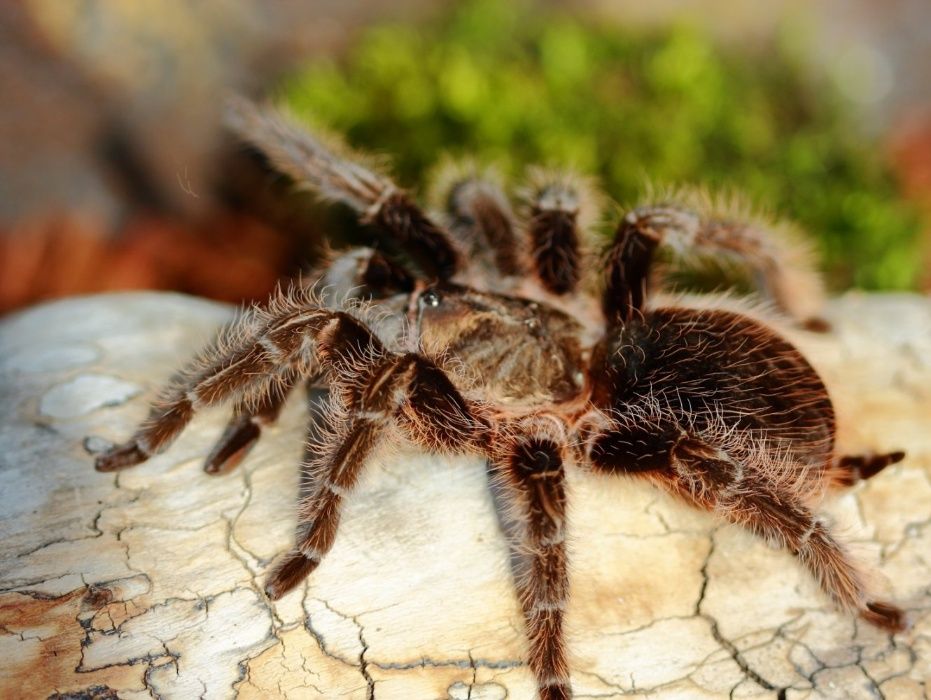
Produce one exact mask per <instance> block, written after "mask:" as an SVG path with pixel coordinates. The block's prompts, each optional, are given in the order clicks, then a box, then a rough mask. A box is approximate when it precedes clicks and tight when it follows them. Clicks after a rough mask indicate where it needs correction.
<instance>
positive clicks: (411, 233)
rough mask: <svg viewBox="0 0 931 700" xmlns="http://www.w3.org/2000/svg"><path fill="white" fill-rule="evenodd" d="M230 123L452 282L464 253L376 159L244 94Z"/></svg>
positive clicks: (284, 167)
mask: <svg viewBox="0 0 931 700" xmlns="http://www.w3.org/2000/svg"><path fill="white" fill-rule="evenodd" d="M227 123H228V126H229V127H230V128H231V129H232V130H233V131H234V132H235V133H236V134H237V135H238V136H240V137H241V138H242V139H243V140H244V141H245V142H246V143H248V144H250V145H251V146H253V147H254V148H256V149H257V150H258V151H259V152H260V153H262V155H264V156H265V157H266V158H267V159H268V161H269V163H270V164H271V166H272V167H273V168H275V169H276V170H277V171H279V172H281V173H283V174H285V175H287V176H288V177H290V178H292V179H293V180H294V181H295V182H296V183H297V184H299V185H301V186H304V187H308V188H310V189H311V190H313V191H315V192H316V193H318V194H319V195H320V196H321V197H323V198H324V199H329V200H333V201H337V202H342V203H343V204H346V205H348V206H349V207H350V208H352V209H353V210H355V212H356V213H357V214H358V215H359V216H360V217H361V218H362V221H363V222H365V223H372V224H375V226H376V227H378V228H379V229H381V230H382V231H383V232H385V233H386V234H388V236H390V237H391V238H392V239H394V240H395V241H397V242H398V243H400V244H401V245H402V246H404V248H405V249H406V251H407V252H408V253H409V254H410V256H411V257H412V258H413V259H414V261H415V262H416V263H417V264H418V265H419V266H420V267H421V268H422V269H423V271H424V272H425V273H426V274H427V275H428V276H430V277H436V278H439V279H441V280H447V279H449V278H451V277H452V276H453V275H455V274H456V272H457V271H458V269H459V267H460V262H461V261H460V255H459V252H458V251H457V250H456V247H455V245H454V244H453V242H452V240H451V239H450V238H449V236H448V235H447V234H446V232H445V231H443V230H442V229H441V228H440V227H439V226H437V224H436V223H435V222H433V221H432V220H431V219H430V218H429V217H428V216H427V215H426V214H425V213H424V212H423V210H421V208H420V207H419V206H418V205H417V204H416V203H415V202H414V200H413V199H411V198H410V197H409V196H408V195H407V194H406V193H405V192H404V191H403V190H401V189H399V188H398V187H397V185H395V183H394V182H393V181H392V180H391V179H390V178H388V177H387V176H386V175H384V174H382V173H380V172H379V171H378V169H377V168H376V167H375V165H374V164H373V163H366V162H365V161H366V159H365V158H364V157H362V156H360V155H359V154H356V153H353V152H352V151H351V150H349V148H348V147H346V146H345V145H344V144H342V143H340V142H339V140H338V139H336V138H335V137H332V136H326V137H318V136H314V135H313V134H311V133H309V132H308V131H307V129H306V127H304V126H301V125H299V124H298V123H297V122H296V120H294V119H290V118H287V117H286V116H285V115H283V114H281V113H279V112H276V111H274V110H272V109H263V108H260V107H258V106H257V105H255V104H254V103H252V102H249V101H247V100H245V99H241V98H237V99H234V100H230V102H229V104H228V108H227ZM368 160H371V159H368Z"/></svg>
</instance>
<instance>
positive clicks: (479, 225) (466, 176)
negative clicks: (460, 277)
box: [434, 165, 524, 277]
mask: <svg viewBox="0 0 931 700" xmlns="http://www.w3.org/2000/svg"><path fill="white" fill-rule="evenodd" d="M438 179H439V181H440V182H441V183H443V185H442V188H441V190H440V194H439V196H438V197H434V199H439V200H440V201H439V202H438V205H439V206H438V208H440V207H441V208H442V209H444V210H445V212H446V221H447V226H448V228H449V230H450V233H451V234H452V235H453V236H454V237H455V238H456V239H457V240H458V241H459V242H460V243H461V244H462V245H463V247H464V248H465V249H466V250H467V251H468V252H469V263H470V264H474V261H476V260H479V261H481V262H483V263H485V266H486V267H491V268H493V269H494V270H497V272H498V273H500V274H502V275H504V276H508V277H512V276H515V275H519V274H521V273H522V272H523V271H524V265H523V261H522V259H521V254H520V251H519V247H518V241H517V235H516V233H515V230H514V212H513V211H512V210H511V205H510V203H509V202H508V198H507V196H505V194H504V192H503V191H502V190H501V188H500V186H499V185H498V184H497V183H496V182H495V181H494V180H493V179H492V178H491V177H490V176H489V175H485V174H482V173H480V172H478V171H477V170H476V169H475V168H474V167H470V166H462V165H460V166H456V167H455V168H453V169H452V171H451V172H450V173H448V174H444V175H441V176H440V177H439V178H438ZM489 257H490V258H491V259H490V260H488V261H487V262H486V259H487V258H489Z"/></svg>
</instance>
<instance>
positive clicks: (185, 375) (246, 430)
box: [96, 248, 414, 474]
mask: <svg viewBox="0 0 931 700" xmlns="http://www.w3.org/2000/svg"><path fill="white" fill-rule="evenodd" d="M316 277H318V278H319V285H320V286H321V287H322V293H323V294H325V297H326V299H325V300H326V301H328V302H330V303H331V304H333V305H338V304H339V303H342V302H343V300H345V299H350V298H362V297H367V298H383V297H386V296H389V295H391V294H395V293H398V292H409V291H410V290H412V289H413V287H414V280H413V278H412V277H411V276H410V274H409V273H408V272H407V271H406V270H404V268H402V267H400V266H398V265H396V264H394V263H392V262H390V261H389V260H387V259H386V258H385V257H384V256H382V255H381V254H380V253H379V252H378V251H375V250H372V249H371V248H360V249H355V250H352V251H349V252H348V253H344V254H343V255H341V256H339V257H338V258H336V259H335V260H334V261H333V262H331V263H330V264H329V266H328V267H327V268H326V269H325V270H323V271H322V272H320V273H319V275H317V276H316ZM297 296H298V297H299V296H300V294H299V293H298V294H297ZM282 298H284V297H282ZM281 303H282V302H281V299H279V300H278V301H275V300H274V299H273V300H272V302H270V303H269V304H268V305H267V306H266V307H264V308H257V309H252V310H250V311H249V312H247V313H246V314H244V315H243V316H241V317H240V318H239V319H237V320H236V321H234V322H233V323H232V324H230V326H228V327H227V328H226V330H225V331H224V332H222V333H221V334H220V336H219V337H218V339H217V340H215V341H214V343H213V344H212V345H211V346H210V347H208V349H207V350H205V351H203V352H202V353H201V354H200V355H199V356H198V357H197V358H196V359H195V360H194V361H193V362H192V363H191V365H190V366H189V367H188V368H186V369H185V370H183V371H182V372H181V373H179V375H178V376H176V377H175V379H174V381H172V382H171V383H170V384H169V386H168V387H166V388H165V389H164V390H163V391H162V392H161V393H160V395H159V397H158V399H157V400H156V402H155V404H154V405H153V407H152V410H151V412H150V415H149V417H148V419H147V420H146V421H145V422H144V423H143V424H142V425H141V426H140V427H139V429H138V430H137V431H136V434H135V435H134V436H133V438H132V439H131V440H129V441H128V442H126V443H124V444H122V445H117V446H115V447H113V448H112V449H110V450H108V451H107V452H105V453H103V454H101V455H99V456H98V457H97V460H96V467H97V469H98V471H115V470H118V469H125V468H127V467H131V466H133V465H136V464H139V463H141V462H144V461H145V460H146V459H148V458H149V457H151V456H152V455H155V454H158V453H160V452H162V451H164V450H166V449H168V447H169V446H170V445H171V443H172V442H174V440H175V439H176V438H177V437H178V435H180V434H181V432H182V431H183V430H184V428H185V427H186V426H187V424H188V423H189V422H190V421H191V419H192V418H193V417H194V414H195V404H197V405H198V407H205V406H210V405H214V404H216V403H219V402H221V401H223V400H225V399H226V398H228V397H235V398H238V399H239V405H238V407H237V409H236V411H235V413H234V417H233V419H232V420H231V422H230V423H229V425H228V426H227V428H226V430H225V432H224V434H223V436H222V437H221V439H220V442H219V443H218V444H217V445H216V446H215V447H214V449H213V450H212V451H211V453H210V455H209V456H208V458H207V461H206V464H205V466H204V468H205V470H206V471H207V472H208V473H212V474H219V473H225V472H227V471H229V469H232V468H233V467H234V466H235V465H236V463H238V461H239V460H240V459H242V457H244V456H245V455H246V453H247V451H248V448H250V447H251V446H252V445H254V443H255V441H256V440H258V438H259V434H260V426H261V425H262V424H267V423H270V422H273V421H274V420H275V418H277V414H278V412H279V411H280V409H281V406H282V405H283V403H284V401H285V399H286V398H287V394H288V391H290V388H291V387H292V386H293V385H294V383H295V382H296V381H298V379H299V378H300V376H301V375H302V374H304V375H308V376H310V375H314V374H315V371H314V361H313V358H312V357H306V356H302V357H300V358H299V359H300V362H299V363H298V365H296V366H292V365H289V364H288V362H290V360H284V361H282V362H281V363H278V362H277V361H276V360H275V359H274V357H273V356H272V355H273V354H274V353H275V352H277V350H275V348H274V340H273V339H271V338H269V337H268V336H267V334H266V333H265V331H266V330H267V328H266V327H270V325H271V324H273V322H274V316H275V314H276V310H275V308H274V307H275V305H276V304H279V305H280V304H281ZM284 306H285V307H287V308H288V309H289V312H288V313H292V314H293V313H296V312H297V311H299V310H300V308H301V306H300V304H298V305H297V306H295V304H294V301H293V300H292V301H291V302H290V303H288V302H287V301H285V302H284ZM305 310H309V309H305ZM281 314H285V315H287V314H286V312H279V315H281ZM263 334H264V335H263ZM263 344H264V346H263ZM269 344H271V345H272V347H271V348H269V347H268V345H269ZM263 347H264V350H263ZM298 355H300V353H298ZM301 363H303V366H301ZM276 367H277V368H278V371H275V370H276ZM237 373H238V374H239V376H236V375H237ZM223 377H225V378H226V380H225V381H226V385H225V386H224V385H223V381H222V378H223ZM218 383H219V385H220V386H218V388H217V389H216V390H215V391H214V392H212V393H210V394H209V395H208V396H201V397H199V398H197V399H196V401H195V399H194V398H193V397H192V394H191V392H193V391H195V389H196V388H197V387H198V385H200V384H205V385H208V386H210V385H213V386H216V385H217V384H218ZM230 460H232V461H230Z"/></svg>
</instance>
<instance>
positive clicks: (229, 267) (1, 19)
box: [0, 0, 931, 312]
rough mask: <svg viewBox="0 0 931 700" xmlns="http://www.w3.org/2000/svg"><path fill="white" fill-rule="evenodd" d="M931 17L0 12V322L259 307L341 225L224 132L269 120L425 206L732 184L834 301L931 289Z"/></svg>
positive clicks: (634, 8)
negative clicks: (232, 106)
mask: <svg viewBox="0 0 931 700" xmlns="http://www.w3.org/2000/svg"><path fill="white" fill-rule="evenodd" d="M929 26H931V4H929V3H927V2H926V0H893V1H885V2H882V1H880V0H847V1H843V2H842V1H841V0H829V1H827V2H822V3H807V2H804V1H803V0H781V1H779V2H771V3H733V2H724V1H723V0H720V1H719V0H715V1H712V2H704V3H691V2H690V3H686V2H683V1H674V0H661V1H658V2H652V3H642V2H634V1H632V0H630V1H628V0H575V1H573V2H568V3H565V2H561V3H556V2H527V1H525V2H508V3H504V2H497V1H494V2H493V1H491V0H465V1H463V2H456V3H440V2H436V1H435V0H432V1H430V0H406V1H405V2H392V3H378V2H374V1H371V0H368V1H365V0H359V1H356V2H349V1H347V0H343V1H342V2H337V1H336V0H323V1H320V2H313V3H300V4H298V3H260V2H249V1H247V0H199V1H197V2H195V1H193V0H189V1H184V0H157V1H156V0H139V1H137V2H132V3H115V2H104V1H102V0H98V1H94V0H75V1H74V2H60V1H59V0H8V1H7V2H3V3H0V99H2V105H3V108H2V110H0V312H7V311H10V310H13V309H16V308H20V307H22V306H25V305H28V304H31V303H34V302H36V301H40V300H43V299H48V298H53V297H57V296H63V295H70V294H78V293H87V292H95V291H103V290H116V289H143V288H151V289H174V290H179V291H183V292H188V293H192V294H198V295H203V296H208V297H212V298H216V299H222V300H227V301H235V302H239V301H243V300H252V299H258V298H262V297H264V296H265V295H266V294H267V293H268V291H269V290H270V289H271V288H272V286H273V285H274V283H275V282H276V280H278V279H279V278H280V277H282V276H285V275H290V274H294V273H296V272H297V271H299V270H300V269H302V268H305V267H306V266H307V265H308V264H311V263H312V262H313V259H314V257H315V255H316V254H317V253H318V252H319V251H320V250H321V243H322V241H323V240H334V239H335V240H337V241H339V240H346V239H354V238H357V237H358V231H357V230H355V225H354V224H353V223H352V222H351V221H350V217H348V216H347V215H346V212H343V211H340V210H339V209H337V210H335V211H333V210H330V209H326V208H322V207H319V206H317V205H316V204H315V203H314V202H313V200H312V198H311V197H309V196H308V195H305V194H300V193H297V192H295V191H294V188H293V187H291V186H290V183H287V182H285V181H283V180H282V179H281V178H278V177H275V176H274V175H272V174H271V173H268V172H267V171H266V170H265V169H264V167H263V164H262V162H261V161H260V160H259V159H258V158H256V157H255V156H254V155H252V154H250V153H248V152H247V151H246V150H245V149H243V148H242V147H240V146H239V145H238V144H236V143H235V142H234V141H233V140H232V139H230V138H229V137H228V136H226V135H225V133H224V131H223V129H222V127H221V125H220V117H221V109H222V102H223V97H224V95H226V94H228V93H229V92H231V91H235V92H241V93H245V94H247V95H250V96H253V97H258V98H269V99H272V100H274V101H276V102H279V103H283V104H287V105H288V106H290V107H291V108H292V110H293V111H295V112H297V113H298V114H299V115H301V116H306V117H307V118H308V119H312V120H313V121H314V122H316V123H320V124H324V125H326V126H328V127H329V128H331V129H332V130H335V131H338V132H341V133H345V134H346V135H347V136H348V138H349V140H350V141H351V142H352V143H353V144H354V145H356V146H359V147H362V148H365V149H371V150H375V151H377V152H379V153H383V154H385V155H386V156H388V157H389V158H390V159H391V160H392V161H393V162H394V163H395V166H396V167H395V172H396V173H397V175H398V178H399V179H400V180H401V182H402V183H403V184H405V185H407V186H411V187H415V188H418V189H420V190H421V191H423V190H424V189H426V188H427V187H428V186H429V181H430V176H431V173H432V172H433V171H434V168H435V166H436V165H437V164H438V163H439V162H440V161H442V159H443V158H444V157H449V156H463V155H473V156H476V157H477V158H478V159H479V160H481V161H484V162H488V163H494V164H495V165H496V166H497V167H498V168H499V169H500V170H502V171H503V172H504V173H505V174H506V175H508V176H510V177H512V178H514V179H515V180H517V179H519V176H520V173H521V172H522V170H523V168H524V167H525V166H526V165H527V164H529V163H544V164H549V165H555V166H558V165H570V166H573V167H575V168H577V169H580V170H583V171H586V172H591V173H594V174H597V175H598V176H599V178H600V179H601V182H602V184H603V186H604V188H605V190H606V191H607V193H608V194H609V195H610V197H611V198H612V199H613V200H614V201H616V202H618V203H620V204H621V205H630V204H633V203H635V202H636V201H637V199H638V197H639V196H641V195H642V193H643V192H644V189H645V187H646V185H647V183H653V184H684V183H700V184H703V185H706V186H708V187H711V188H713V189H717V190H721V189H723V190H726V191H727V190H732V189H739V190H740V191H742V192H744V193H745V194H746V195H747V197H748V198H749V199H750V200H751V201H753V202H756V203H757V204H759V205H761V206H762V207H763V208H764V209H767V210H769V211H771V212H773V213H774V214H777V215H780V216H784V217H787V218H791V219H793V220H795V221H797V222H798V223H799V224H801V225H802V226H803V227H804V228H805V229H806V230H807V231H808V232H809V233H810V235H811V236H812V237H813V238H814V239H815V240H816V241H817V244H818V246H819V248H820V251H821V253H822V258H823V267H824V271H825V274H826V275H827V278H828V281H829V284H830V286H831V287H832V288H833V289H834V290H836V291H840V290H843V289H846V288H849V287H852V286H857V287H862V288H867V289H913V290H923V291H928V290H929V289H931V273H929V265H928V263H929V261H931V254H929V251H931V224H929V222H931V80H929V73H931V38H929V30H928V27H929Z"/></svg>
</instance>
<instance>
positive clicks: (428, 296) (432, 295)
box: [420, 289, 442, 306]
mask: <svg viewBox="0 0 931 700" xmlns="http://www.w3.org/2000/svg"><path fill="white" fill-rule="evenodd" d="M441 299H442V297H440V293H439V292H437V291H436V290H435V289H428V290H427V291H425V292H424V293H423V294H421V295H420V301H421V302H422V303H423V305H424V306H439V305H440V301H441Z"/></svg>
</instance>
